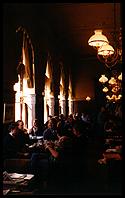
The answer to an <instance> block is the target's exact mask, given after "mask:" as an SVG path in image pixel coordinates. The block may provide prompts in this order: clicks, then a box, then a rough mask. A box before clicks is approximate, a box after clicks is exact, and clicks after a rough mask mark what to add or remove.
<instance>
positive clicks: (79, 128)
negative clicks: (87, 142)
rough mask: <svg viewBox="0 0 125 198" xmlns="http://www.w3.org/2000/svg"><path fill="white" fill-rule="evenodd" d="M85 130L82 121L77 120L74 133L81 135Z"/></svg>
mask: <svg viewBox="0 0 125 198" xmlns="http://www.w3.org/2000/svg"><path fill="white" fill-rule="evenodd" d="M82 132H83V124H82V122H81V121H76V122H75V123H74V125H73V134H74V135H75V136H79V135H81V134H82Z"/></svg>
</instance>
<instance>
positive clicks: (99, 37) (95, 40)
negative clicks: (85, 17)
mask: <svg viewBox="0 0 125 198" xmlns="http://www.w3.org/2000/svg"><path fill="white" fill-rule="evenodd" d="M94 33H95V34H94V35H93V36H91V37H90V39H89V40H88V44H89V45H90V46H93V47H96V48H99V47H101V46H102V45H106V44H107V43H108V39H107V38H106V36H104V35H103V34H102V30H95V31H94Z"/></svg>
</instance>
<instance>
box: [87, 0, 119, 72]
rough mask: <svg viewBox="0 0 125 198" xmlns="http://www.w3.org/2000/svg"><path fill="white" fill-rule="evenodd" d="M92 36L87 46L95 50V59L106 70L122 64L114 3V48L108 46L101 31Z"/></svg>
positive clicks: (108, 43) (98, 30) (107, 41)
mask: <svg viewBox="0 0 125 198" xmlns="http://www.w3.org/2000/svg"><path fill="white" fill-rule="evenodd" d="M94 33H95V34H94V35H93V36H91V37H90V39H89V40H88V44H89V45H90V46H93V47H94V48H95V49H96V50H97V58H98V59H99V61H100V62H103V63H104V64H105V65H106V66H107V67H108V68H111V67H113V66H115V65H116V64H117V63H119V62H120V63H121V62H122V29H121V28H120V30H119V31H117V30H116V4H115V3H114V31H113V32H112V34H113V41H114V46H111V45H110V42H109V40H108V39H107V37H106V36H105V35H103V33H102V30H101V29H97V30H95V31H94Z"/></svg>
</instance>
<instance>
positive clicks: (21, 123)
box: [17, 120, 24, 130]
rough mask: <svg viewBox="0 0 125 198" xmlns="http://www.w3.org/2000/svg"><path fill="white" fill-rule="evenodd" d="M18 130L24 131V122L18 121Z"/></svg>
mask: <svg viewBox="0 0 125 198" xmlns="http://www.w3.org/2000/svg"><path fill="white" fill-rule="evenodd" d="M17 125H18V129H21V130H23V129H24V122H23V121H22V120H18V121H17Z"/></svg>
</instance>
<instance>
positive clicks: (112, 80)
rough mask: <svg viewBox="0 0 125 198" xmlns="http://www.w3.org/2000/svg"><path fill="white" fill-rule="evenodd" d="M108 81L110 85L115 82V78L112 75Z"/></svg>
mask: <svg viewBox="0 0 125 198" xmlns="http://www.w3.org/2000/svg"><path fill="white" fill-rule="evenodd" d="M108 83H109V84H111V85H114V84H116V79H115V78H114V77H111V79H110V80H109V82H108Z"/></svg>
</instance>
